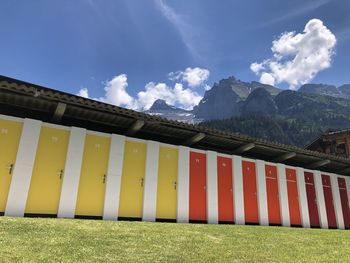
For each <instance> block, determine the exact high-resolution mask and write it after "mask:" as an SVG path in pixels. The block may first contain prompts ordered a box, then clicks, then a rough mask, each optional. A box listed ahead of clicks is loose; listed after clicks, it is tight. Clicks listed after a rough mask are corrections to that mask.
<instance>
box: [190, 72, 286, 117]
mask: <svg viewBox="0 0 350 263" xmlns="http://www.w3.org/2000/svg"><path fill="white" fill-rule="evenodd" d="M255 90H264V91H266V93H267V94H268V95H270V96H275V95H277V94H279V93H280V92H281V91H282V90H281V89H278V88H276V87H273V86H270V85H265V84H261V83H259V82H255V81H253V82H251V83H249V82H243V81H241V80H239V79H236V78H235V77H229V78H227V79H222V80H220V81H219V83H215V84H214V86H213V88H212V89H210V90H208V91H206V92H205V94H204V97H203V99H202V100H201V101H200V102H199V104H198V106H196V107H194V109H193V113H194V115H195V116H196V118H200V119H204V120H213V119H224V118H229V117H232V116H240V115H241V113H242V107H243V105H244V101H246V100H247V99H248V98H249V96H250V95H251V94H253V92H254V91H255ZM258 96H259V95H258V94H257V97H258ZM251 105H252V103H251Z"/></svg>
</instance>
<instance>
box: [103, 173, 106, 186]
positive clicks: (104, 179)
mask: <svg viewBox="0 0 350 263" xmlns="http://www.w3.org/2000/svg"><path fill="white" fill-rule="evenodd" d="M102 183H104V184H105V183H106V175H105V174H104V175H103V176H102Z"/></svg>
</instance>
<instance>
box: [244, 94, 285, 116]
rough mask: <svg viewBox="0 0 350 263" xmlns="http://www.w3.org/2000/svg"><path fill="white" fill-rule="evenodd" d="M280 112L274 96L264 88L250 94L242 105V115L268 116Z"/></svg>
mask: <svg viewBox="0 0 350 263" xmlns="http://www.w3.org/2000/svg"><path fill="white" fill-rule="evenodd" d="M277 111H278V108H277V106H276V103H275V101H274V100H273V97H272V95H271V94H270V93H269V92H268V91H267V90H266V89H264V88H257V89H255V90H254V91H253V92H252V93H250V94H249V96H248V98H247V99H246V100H245V101H244V103H242V109H241V115H242V116H246V115H250V114H268V115H274V114H276V113H277Z"/></svg>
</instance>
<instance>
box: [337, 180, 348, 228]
mask: <svg viewBox="0 0 350 263" xmlns="http://www.w3.org/2000/svg"><path fill="white" fill-rule="evenodd" d="M338 186H339V193H340V201H341V207H342V211H343V218H344V226H345V229H350V206H349V197H348V193H347V190H346V183H345V179H344V178H338Z"/></svg>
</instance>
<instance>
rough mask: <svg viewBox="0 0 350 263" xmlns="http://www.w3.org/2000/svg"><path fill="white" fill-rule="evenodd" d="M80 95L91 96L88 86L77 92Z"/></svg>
mask: <svg viewBox="0 0 350 263" xmlns="http://www.w3.org/2000/svg"><path fill="white" fill-rule="evenodd" d="M77 95H78V96H80V97H83V98H89V91H88V89H87V88H82V89H80V90H79V92H78V93H77Z"/></svg>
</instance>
